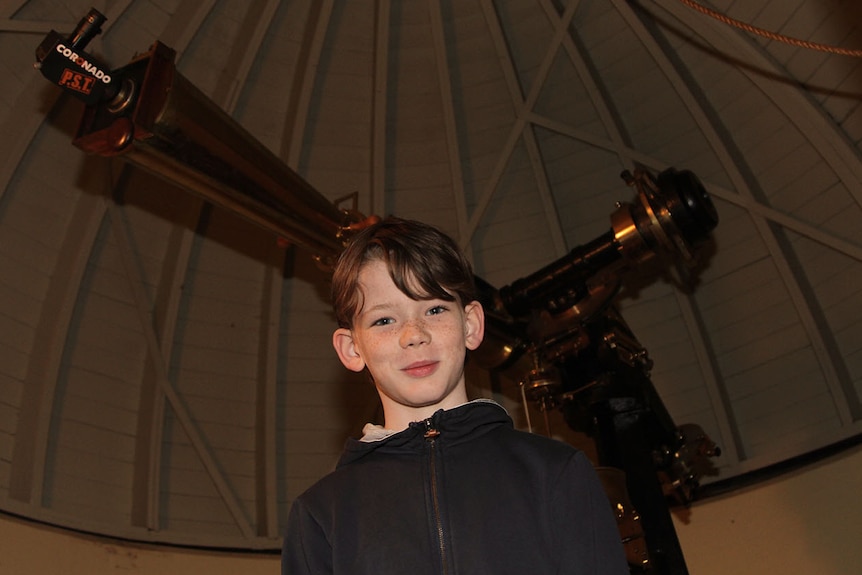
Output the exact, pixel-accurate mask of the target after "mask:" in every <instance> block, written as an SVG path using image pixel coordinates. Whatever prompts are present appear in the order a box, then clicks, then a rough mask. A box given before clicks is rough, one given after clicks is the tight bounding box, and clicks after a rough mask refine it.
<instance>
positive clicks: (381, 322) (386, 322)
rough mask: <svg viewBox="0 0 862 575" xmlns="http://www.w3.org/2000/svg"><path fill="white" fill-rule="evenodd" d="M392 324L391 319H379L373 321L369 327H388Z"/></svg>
mask: <svg viewBox="0 0 862 575" xmlns="http://www.w3.org/2000/svg"><path fill="white" fill-rule="evenodd" d="M391 323H392V318H391V317H381V318H380V319H378V320H375V321H374V323H372V324H371V325H389V324H391Z"/></svg>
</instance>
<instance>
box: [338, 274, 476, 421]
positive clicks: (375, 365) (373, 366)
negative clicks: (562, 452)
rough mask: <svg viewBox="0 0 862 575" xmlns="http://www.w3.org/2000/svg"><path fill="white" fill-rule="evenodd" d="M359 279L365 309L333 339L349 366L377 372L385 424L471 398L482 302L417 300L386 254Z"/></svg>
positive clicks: (417, 417) (426, 414)
mask: <svg viewBox="0 0 862 575" xmlns="http://www.w3.org/2000/svg"><path fill="white" fill-rule="evenodd" d="M359 286H360V289H361V292H362V308H361V309H360V310H359V313H358V314H357V315H356V317H355V318H354V322H353V329H350V330H348V329H345V328H339V329H337V330H336V331H335V333H334V334H333V345H334V346H335V350H336V352H337V353H338V357H339V359H341V362H342V363H343V364H344V365H345V367H347V368H348V369H351V370H353V371H362V370H363V369H364V368H366V367H367V368H368V371H369V372H371V376H372V378H373V379H374V384H375V385H376V387H377V391H378V393H379V394H380V399H381V401H382V403H383V410H384V414H385V416H386V423H385V425H386V427H387V428H389V429H393V430H400V429H403V428H406V427H407V425H408V424H409V423H410V422H411V421H419V420H422V419H425V418H426V417H430V416H431V414H433V413H434V412H435V411H437V410H438V409H448V408H451V407H455V406H457V405H460V404H462V403H464V402H465V401H466V400H467V393H466V388H465V384H464V355H465V353H466V350H467V349H471V350H472V349H476V347H478V346H479V344H480V343H481V342H482V336H483V333H484V313H483V311H482V306H481V305H480V304H479V303H478V302H470V303H468V304H467V305H466V306H464V307H461V305H460V304H459V303H458V302H457V301H451V302H449V301H445V300H436V299H432V300H419V301H416V300H413V299H410V298H409V297H407V295H405V294H404V293H402V292H401V291H400V290H399V289H398V288H397V287H396V286H395V284H394V283H393V282H392V279H391V278H390V277H389V272H388V270H387V269H386V265H385V264H384V263H383V262H382V261H380V260H372V261H370V262H369V263H367V264H366V265H365V266H364V267H363V268H362V270H361V271H360V273H359Z"/></svg>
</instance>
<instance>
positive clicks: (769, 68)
mask: <svg viewBox="0 0 862 575" xmlns="http://www.w3.org/2000/svg"><path fill="white" fill-rule="evenodd" d="M93 5H94V6H95V7H96V8H97V9H98V10H99V11H100V12H102V13H103V14H104V15H105V16H107V22H106V23H105V24H104V25H103V27H102V30H103V31H102V34H101V35H99V36H98V37H96V38H95V39H94V40H93V41H92V43H91V44H90V45H89V47H88V51H89V52H90V53H91V54H94V55H97V56H98V57H99V58H100V59H101V60H102V61H103V62H105V63H107V64H109V65H110V66H111V67H112V68H116V67H119V66H123V65H125V64H126V63H127V62H129V61H130V60H131V59H132V58H133V57H135V55H136V54H139V53H143V52H146V51H147V50H149V48H150V46H151V45H152V44H153V42H154V41H156V40H158V41H159V42H161V43H162V44H164V45H166V46H168V47H170V48H172V49H173V50H175V51H176V58H175V61H176V66H177V69H178V71H179V72H180V73H181V74H182V75H183V76H185V77H186V78H187V79H188V80H189V81H190V82H191V83H192V84H194V85H195V86H197V87H198V88H199V89H200V90H201V91H202V92H203V93H205V94H206V95H207V96H208V97H209V98H210V99H211V100H212V101H213V102H214V103H215V104H216V105H218V106H219V107H220V108H222V109H223V110H224V111H225V112H227V114H229V115H230V116H232V117H233V118H234V119H235V120H236V121H237V122H238V123H239V124H240V125H242V126H243V127H244V128H245V129H246V130H248V132H249V133H250V134H252V135H253V137H254V138H255V139H257V140H258V141H259V142H260V143H262V144H263V145H264V146H265V147H266V148H268V149H269V150H270V151H271V152H272V153H273V154H275V155H276V156H277V157H278V158H280V159H281V160H283V162H284V163H285V164H286V165H288V166H290V167H291V168H293V169H294V170H295V171H296V172H297V173H298V174H299V175H300V176H302V178H304V179H305V180H306V181H307V182H309V183H310V184H311V185H312V186H313V187H314V189H315V190H317V193H319V194H320V195H322V196H323V197H325V198H327V199H328V200H331V201H333V202H335V201H336V200H339V199H341V198H345V197H351V195H353V196H352V197H355V198H356V200H357V204H356V208H357V209H358V211H359V212H361V213H362V214H366V215H371V214H377V215H386V214H396V215H399V216H402V217H408V218H414V219H419V220H422V221H425V222H428V223H431V224H434V225H437V226H439V227H441V228H442V229H444V230H446V231H447V232H449V233H451V234H452V235H453V236H454V237H456V238H457V239H458V240H459V242H460V243H461V244H462V245H463V246H464V247H465V248H466V250H467V251H468V253H469V254H470V256H471V258H472V260H473V262H474V265H475V270H476V273H477V275H479V276H480V277H482V278H483V279H485V280H487V281H488V282H489V283H490V284H492V285H494V286H503V285H507V284H509V283H511V282H513V281H514V280H516V279H518V278H522V277H524V276H527V275H529V274H531V273H533V272H535V271H536V270H538V269H539V268H541V267H542V266H544V265H546V264H548V263H549V262H553V261H555V260H557V259H558V258H560V257H562V256H564V255H565V254H566V253H568V252H569V251H570V250H573V249H575V248H576V247H577V246H581V245H584V244H585V243H588V242H590V241H592V240H593V239H594V238H596V237H599V236H601V235H602V234H605V233H606V232H607V231H608V230H609V229H610V227H611V221H610V215H611V213H612V212H613V211H614V209H615V204H616V202H618V201H619V202H629V201H631V200H632V197H633V196H634V191H633V190H632V189H631V188H629V187H627V186H626V183H625V182H624V181H623V180H622V179H621V178H620V173H621V172H622V171H623V170H633V169H634V168H635V167H638V166H640V167H645V168H646V169H648V170H650V171H652V172H660V171H662V170H664V169H666V168H668V167H671V166H673V167H676V168H678V169H687V170H691V171H693V172H694V173H695V174H697V176H698V177H699V178H700V180H701V181H702V182H703V184H704V186H705V188H706V190H707V191H708V193H709V194H710V196H711V198H712V201H713V203H714V205H715V207H716V209H717V212H718V214H719V217H720V223H719V225H718V226H717V228H716V229H715V230H714V232H713V233H712V235H711V239H710V240H709V241H708V242H706V244H705V245H704V246H703V247H702V249H701V250H699V252H698V256H697V262H696V265H695V266H694V267H693V268H689V267H686V266H680V265H670V266H669V267H668V269H665V270H658V271H656V272H655V273H650V274H646V273H644V274H640V275H639V274H637V273H633V275H632V277H631V279H630V280H629V279H627V281H625V282H624V286H623V289H622V291H621V292H620V294H619V296H618V297H617V301H616V304H617V306H618V309H619V310H620V313H621V315H622V316H623V317H624V318H625V320H626V322H627V323H628V325H629V327H630V328H631V330H632V332H633V333H634V334H635V335H636V336H637V339H638V340H639V341H640V342H641V343H642V344H643V346H644V347H645V348H646V349H647V350H648V352H649V356H650V358H651V360H652V364H653V367H652V371H651V378H652V382H653V383H654V385H655V387H656V389H657V390H658V392H659V395H660V396H661V398H662V400H663V402H664V403H665V404H666V406H667V409H668V411H669V412H670V414H671V415H672V417H673V419H674V420H675V421H677V422H679V423H687V422H693V423H697V424H699V425H701V426H702V427H703V429H704V430H705V431H706V432H707V433H708V434H709V436H710V437H711V438H712V439H713V440H714V441H715V442H716V443H717V444H719V445H720V446H721V448H722V454H721V456H720V457H717V458H715V460H714V465H715V467H716V470H717V475H715V476H712V477H710V478H708V480H716V479H718V480H721V479H726V478H731V477H735V476H740V475H742V474H744V473H746V472H749V471H752V470H756V469H760V468H763V467H766V466H769V465H771V464H774V463H776V462H780V461H783V460H786V459H788V458H791V457H794V456H796V455H799V454H803V453H807V452H810V451H812V450H815V449H818V448H821V447H824V446H828V445H831V444H835V443H836V442H840V441H842V440H846V439H847V438H851V437H856V436H858V435H859V434H860V431H862V423H860V418H862V407H860V401H859V397H860V393H862V298H860V286H862V264H860V262H862V225H860V222H862V210H860V204H862V161H860V140H862V105H860V104H862V67H860V64H862V59H860V58H859V54H858V53H856V52H852V51H851V50H852V49H854V48H862V33H860V28H859V24H860V22H862V8H860V7H859V6H858V5H857V3H853V2H846V1H844V2H842V1H838V0H834V1H833V0H820V1H818V2H806V1H804V0H745V1H742V0H714V1H712V2H707V1H706V0H701V1H700V3H699V5H702V6H706V7H708V8H710V9H712V10H714V11H715V12H716V13H717V14H712V15H710V14H707V13H705V12H704V11H701V10H697V9H696V8H697V6H698V5H694V6H693V5H692V3H691V2H689V1H685V2H683V1H681V0H637V1H635V0H632V1H624V0H580V1H577V0H570V1H552V0H507V1H492V0H458V1H454V0H404V1H390V0H378V1H370V0H368V1H349V2H348V1H333V0H329V1H321V2H317V1H310V0H252V1H246V0H204V1H197V0H196V1H183V0H158V1H156V0H114V1H104V2H96V3H94V4H93ZM90 7H91V4H90V3H88V2H76V1H57V0H55V1H50V2H49V1H47V0H30V1H14V0H13V1H6V2H0V18H2V20H0V31H2V34H0V47H2V53H3V56H4V57H3V59H2V68H3V70H5V75H4V78H5V79H6V80H5V82H4V89H3V90H2V98H0V120H2V123H3V132H2V133H3V135H4V137H3V138H2V139H0V159H2V163H0V508H2V509H3V510H5V511H7V512H9V513H13V514H18V515H23V516H27V517H31V518H35V519H38V520H41V521H46V522H49V523H53V524H57V525H61V526H67V527H73V528H78V529H82V530H86V531H91V532H96V533H104V534H110V535H114V536H120V537H126V538H131V539H137V540H142V541H160V542H169V543H178V544H190V545H202V546H225V547H231V548H253V549H275V548H277V547H278V546H279V541H278V539H279V536H280V533H281V528H282V525H283V522H284V519H285V516H286V513H287V509H288V508H289V505H290V503H291V501H292V499H293V498H294V497H295V496H296V495H297V494H298V493H300V492H301V491H302V490H304V489H305V488H306V487H307V486H309V485H310V484H311V483H312V482H314V481H315V480H316V479H317V478H319V477H320V476H322V475H323V474H324V473H326V472H327V471H328V470H329V469H331V468H332V466H333V465H334V462H335V460H336V459H337V457H338V454H339V452H340V449H341V446H342V444H343V441H344V438H345V437H346V436H347V435H357V434H359V433H360V430H361V427H362V425H363V423H365V422H366V421H371V420H373V419H375V417H377V415H378V414H377V409H378V406H377V400H376V395H375V393H374V391H373V389H372V387H371V385H370V384H369V383H368V382H367V381H366V380H365V379H364V378H363V377H356V376H351V375H349V374H347V373H346V372H345V370H344V369H343V368H342V367H341V365H340V364H339V363H338V361H337V359H336V357H335V355H334V353H332V351H331V346H330V334H331V331H332V329H333V328H334V321H333V318H332V316H331V314H330V311H329V307H328V298H327V285H326V281H327V279H326V273H325V271H323V270H321V269H320V268H319V267H318V266H317V265H316V264H315V262H314V259H313V258H312V257H311V256H313V255H314V254H311V253H309V251H308V250H305V249H301V248H297V247H295V246H293V247H291V246H285V245H284V243H283V242H279V241H277V238H276V237H275V236H274V235H273V234H272V233H271V232H269V231H266V230H264V229H261V228H260V227H259V226H256V225H254V224H252V223H250V222H248V221H247V220H246V219H244V218H241V217H239V216H237V215H236V214H234V213H232V212H231V211H230V210H226V209H223V208H221V207H219V206H217V205H212V204H211V203H209V202H206V201H203V200H202V199H200V198H199V197H198V196H197V195H195V194H191V193H188V192H187V191H186V190H184V189H182V188H180V187H178V186H176V185H174V184H172V183H169V182H167V181H165V180H164V179H163V178H161V177H159V176H158V175H156V174H152V173H149V172H146V171H143V170H140V169H138V168H136V167H133V166H132V165H130V164H129V163H127V162H124V161H123V159H122V157H116V158H105V157H98V156H93V155H87V154H85V153H84V152H82V151H81V150H79V149H78V148H76V147H74V146H73V145H72V143H71V142H72V139H73V137H74V135H75V132H76V129H77V125H78V121H79V119H80V117H81V114H82V110H83V105H82V104H81V102H79V101H77V100H75V99H74V98H72V97H70V96H69V95H68V94H64V93H61V91H60V89H59V88H57V87H56V86H52V85H51V84H50V83H49V82H47V81H46V80H45V78H43V77H42V75H41V74H40V73H39V72H38V71H37V70H34V68H33V64H34V63H35V57H34V50H35V48H36V47H37V46H38V45H39V44H40V43H41V42H42V39H43V38H44V37H45V35H46V34H48V33H49V31H51V30H52V29H53V30H56V31H58V32H60V33H61V34H64V35H65V34H69V33H70V32H71V31H72V29H73V28H74V27H75V25H76V24H77V23H78V21H79V20H80V19H81V17H82V16H84V15H85V14H86V13H87V12H88V10H89V9H90ZM718 14H723V15H726V16H727V17H729V18H730V19H733V21H730V20H727V19H725V20H723V21H722V20H720V19H718V17H717V16H718ZM736 23H745V24H748V25H750V26H752V27H756V28H758V29H762V30H765V31H769V32H771V33H772V35H771V36H765V35H759V34H757V33H756V31H755V30H753V29H750V28H749V29H748V30H743V29H741V28H740V27H738V26H736V25H735V24H736ZM779 34H780V35H784V36H786V37H787V38H784V37H779V36H777V35H779ZM791 39H796V40H800V41H803V42H807V43H814V44H816V45H812V44H806V45H802V44H800V43H799V42H791ZM842 49H843V50H842ZM348 202H349V200H348ZM472 372H474V373H471V375H472V376H473V383H472V385H471V392H472V393H473V394H474V395H477V396H480V395H481V396H486V397H493V398H496V399H498V400H499V401H501V402H503V403H504V404H505V405H507V407H508V408H509V409H510V411H511V412H512V414H513V416H514V417H515V419H516V421H517V422H518V423H519V425H523V424H524V423H525V415H526V412H523V413H522V411H523V410H522V408H521V406H520V404H519V402H518V377H520V376H519V375H518V374H508V373H507V374H502V375H500V376H497V375H494V376H491V375H489V374H488V373H485V372H483V371H482V370H480V369H473V370H472ZM556 425H559V422H556V423H555V426H556ZM563 427H564V425H563ZM693 520H696V517H695V518H693Z"/></svg>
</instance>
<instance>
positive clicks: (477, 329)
mask: <svg viewBox="0 0 862 575" xmlns="http://www.w3.org/2000/svg"><path fill="white" fill-rule="evenodd" d="M464 336H465V337H464V339H465V341H466V345H467V349H469V350H471V351H472V350H474V349H476V348H477V347H479V344H481V343H482V340H483V339H484V338H485V309H484V308H483V307H482V304H480V303H479V302H477V301H471V302H470V303H468V304H467V305H465V306H464Z"/></svg>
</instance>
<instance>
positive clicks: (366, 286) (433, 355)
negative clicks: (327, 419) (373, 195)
mask: <svg viewBox="0 0 862 575" xmlns="http://www.w3.org/2000/svg"><path fill="white" fill-rule="evenodd" d="M474 289H475V288H474V284H473V274H472V270H471V267H470V265H469V263H468V262H467V260H466V259H465V258H464V256H463V254H462V253H461V252H460V250H459V249H458V247H457V245H456V244H455V242H454V241H452V239H451V238H449V237H448V236H446V235H444V234H442V233H441V232H439V231H438V230H436V229H435V228H433V227H430V226H427V225H425V224H421V223H419V222H413V221H407V220H401V219H397V218H387V219H385V220H383V221H381V222H378V223H376V224H373V225H372V226H370V227H368V228H366V229H364V230H363V231H361V232H359V233H358V234H357V236H356V237H355V238H354V239H353V241H352V242H351V243H350V245H349V246H348V247H347V249H346V250H345V251H344V252H343V253H342V255H341V257H340V258H339V260H338V263H337V264H336V268H335V272H334V274H333V285H332V294H333V307H334V309H335V314H336V319H337V321H338V325H339V327H338V329H336V330H335V333H334V334H333V345H334V347H335V351H336V353H337V354H338V357H339V359H340V360H341V362H342V363H343V364H344V365H345V367H347V368H348V369H350V370H353V371H357V372H358V371H363V370H368V373H369V374H370V376H371V378H372V380H373V382H374V385H375V386H376V388H377V392H378V394H379V396H380V400H381V402H382V405H383V413H384V425H383V426H382V427H381V426H374V425H371V424H369V425H366V427H365V429H364V430H363V431H364V433H365V436H364V437H363V438H362V439H361V440H352V439H351V440H348V443H347V445H346V447H345V451H344V454H343V455H342V457H341V459H340V461H339V463H338V466H337V468H336V470H335V471H334V472H332V473H331V474H329V475H328V476H326V477H324V478H323V479H321V480H320V481H319V482H318V483H317V484H316V485H314V486H312V487H311V488H310V489H309V490H308V491H306V492H305V493H304V494H303V495H301V496H300V497H298V498H297V499H296V501H295V502H294V504H293V507H292V509H291V512H290V517H289V519H288V525H287V534H286V537H285V543H284V550H283V555H282V573H283V574H284V575H303V574H324V573H325V574H330V573H331V574H345V575H348V574H349V575H363V574H373V575H386V574H390V573H391V574H398V575H424V574H441V573H442V574H451V575H455V574H462V575H463V574H468V575H475V574H483V573H486V574H489V575H504V574H518V575H525V574H528V575H543V574H552V573H553V574H577V573H583V574H590V575H594V574H614V575H624V574H627V573H628V572H629V571H628V567H627V565H626V562H625V558H624V554H623V548H622V542H621V540H620V535H619V531H618V530H617V527H616V524H615V522H614V519H613V516H612V514H611V509H610V505H609V503H608V499H607V496H606V495H605V494H604V492H603V491H602V488H601V486H600V484H599V481H598V479H597V478H596V475H595V472H594V470H593V468H592V465H591V464H590V462H589V460H588V459H587V458H586V457H585V456H584V455H583V454H582V453H581V452H579V451H577V450H575V449H574V448H573V447H571V446H569V445H566V444H564V443H562V442H558V441H555V440H552V439H548V438H545V437H541V436H537V435H532V434H529V433H526V432H521V431H517V430H515V429H514V427H513V424H512V420H511V419H510V418H509V416H508V414H507V413H506V412H505V410H504V409H503V408H502V407H500V406H499V405H497V404H496V403H494V402H492V401H488V400H477V401H474V402H468V401H467V392H466V387H465V382H464V360H465V355H466V352H467V350H468V349H469V350H473V349H476V348H477V347H478V346H479V344H480V343H481V341H482V336H483V333H484V319H485V318H484V312H483V310H482V306H481V304H480V303H479V302H478V301H476V299H475V294H474Z"/></svg>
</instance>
